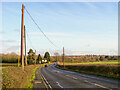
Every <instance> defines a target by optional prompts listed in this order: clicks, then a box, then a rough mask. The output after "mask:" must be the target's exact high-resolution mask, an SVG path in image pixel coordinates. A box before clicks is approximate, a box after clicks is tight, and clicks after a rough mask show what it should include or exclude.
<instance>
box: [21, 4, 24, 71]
mask: <svg viewBox="0 0 120 90" xmlns="http://www.w3.org/2000/svg"><path fill="white" fill-rule="evenodd" d="M23 29H24V4H22V24H21V62H22V70H24V59H23Z"/></svg>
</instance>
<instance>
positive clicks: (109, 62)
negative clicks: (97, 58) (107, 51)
mask: <svg viewBox="0 0 120 90" xmlns="http://www.w3.org/2000/svg"><path fill="white" fill-rule="evenodd" d="M58 64H59V65H63V63H62V62H58ZM64 64H65V65H85V64H87V65H92V64H95V65H96V64H98V65H99V64H108V65H111V64H112V65H113V64H116V65H117V64H120V62H118V61H117V60H111V61H103V62H84V63H66V62H65V63H64Z"/></svg>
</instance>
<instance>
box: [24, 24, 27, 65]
mask: <svg viewBox="0 0 120 90" xmlns="http://www.w3.org/2000/svg"><path fill="white" fill-rule="evenodd" d="M24 41H25V65H27V48H26V29H25V25H24Z"/></svg>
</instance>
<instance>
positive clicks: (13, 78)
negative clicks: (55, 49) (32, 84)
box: [2, 65, 40, 88]
mask: <svg viewBox="0 0 120 90" xmlns="http://www.w3.org/2000/svg"><path fill="white" fill-rule="evenodd" d="M39 66H40V65H28V66H25V69H24V71H22V68H21V67H9V68H3V69H2V88H25V87H26V85H27V83H28V82H29V79H30V78H31V77H32V74H33V70H34V69H35V68H36V67H39Z"/></svg>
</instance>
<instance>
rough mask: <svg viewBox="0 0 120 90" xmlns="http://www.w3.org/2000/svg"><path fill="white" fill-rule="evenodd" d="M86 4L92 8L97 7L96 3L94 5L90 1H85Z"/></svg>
mask: <svg viewBox="0 0 120 90" xmlns="http://www.w3.org/2000/svg"><path fill="white" fill-rule="evenodd" d="M85 4H86V5H87V6H88V7H90V8H94V9H96V8H97V7H96V6H95V5H93V4H92V3H89V2H85Z"/></svg>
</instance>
